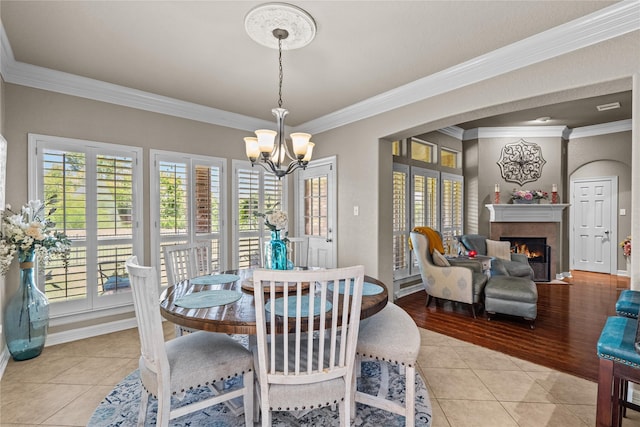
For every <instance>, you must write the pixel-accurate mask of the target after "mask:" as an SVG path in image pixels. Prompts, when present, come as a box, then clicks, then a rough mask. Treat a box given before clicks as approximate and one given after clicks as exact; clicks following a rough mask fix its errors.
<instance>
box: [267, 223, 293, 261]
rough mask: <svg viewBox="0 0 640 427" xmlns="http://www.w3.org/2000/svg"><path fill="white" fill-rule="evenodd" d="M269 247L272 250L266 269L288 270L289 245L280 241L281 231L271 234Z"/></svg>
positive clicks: (274, 231)
mask: <svg viewBox="0 0 640 427" xmlns="http://www.w3.org/2000/svg"><path fill="white" fill-rule="evenodd" d="M269 247H270V249H271V250H270V251H269V252H270V254H269V257H268V258H269V259H267V265H266V267H267V268H270V269H272V270H286V269H287V265H288V260H287V245H286V244H285V243H284V242H283V241H282V240H281V239H280V230H273V231H272V232H271V241H270V242H269Z"/></svg>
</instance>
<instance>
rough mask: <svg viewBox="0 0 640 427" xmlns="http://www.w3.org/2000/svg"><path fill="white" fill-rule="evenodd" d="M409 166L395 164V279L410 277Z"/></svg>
mask: <svg viewBox="0 0 640 427" xmlns="http://www.w3.org/2000/svg"><path fill="white" fill-rule="evenodd" d="M409 206H410V204H409V166H407V165H403V164H399V163H394V164H393V277H394V279H396V278H402V277H407V276H409V259H410V257H409V247H408V241H407V238H408V236H409V232H410V231H411V229H410V228H409V226H410V224H409V215H408V213H409Z"/></svg>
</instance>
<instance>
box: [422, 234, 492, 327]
mask: <svg viewBox="0 0 640 427" xmlns="http://www.w3.org/2000/svg"><path fill="white" fill-rule="evenodd" d="M410 238H411V244H412V246H413V253H414V254H415V257H416V260H417V262H418V267H420V275H421V276H422V281H423V283H424V290H425V291H426V292H427V305H429V303H430V302H431V298H432V297H434V298H441V299H446V300H450V301H458V302H462V303H465V304H469V305H470V306H471V313H472V314H473V317H476V310H475V308H476V304H479V303H481V301H482V291H483V290H484V286H485V285H486V284H487V276H486V275H485V274H483V273H482V265H481V264H480V263H479V262H475V261H471V262H467V263H466V264H465V266H454V265H446V264H449V262H448V261H447V260H446V259H444V257H442V256H441V255H440V253H439V252H438V253H437V254H436V256H438V259H439V261H438V262H439V263H440V264H443V266H440V265H436V263H435V262H434V258H433V256H432V252H431V250H430V242H429V240H428V239H427V237H426V236H425V235H424V234H421V233H418V232H415V231H412V232H411V233H410Z"/></svg>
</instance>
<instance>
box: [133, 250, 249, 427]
mask: <svg viewBox="0 0 640 427" xmlns="http://www.w3.org/2000/svg"><path fill="white" fill-rule="evenodd" d="M126 268H127V272H128V273H129V279H130V282H131V288H132V291H133V302H134V307H135V313H136V321H137V323H138V332H139V334H140V343H141V353H142V354H141V356H140V361H139V367H140V381H141V384H140V389H141V398H140V410H139V413H138V426H143V425H144V424H145V418H146V415H147V407H148V402H149V396H154V397H156V398H157V399H158V412H157V422H156V424H157V425H158V426H161V427H166V426H168V425H169V420H171V419H174V418H178V417H181V416H183V415H186V414H189V413H192V412H195V411H199V410H201V409H204V408H207V407H209V406H212V405H217V404H219V403H222V402H226V401H229V400H231V399H235V398H238V397H241V398H242V401H243V404H244V419H245V424H246V425H253V387H254V376H253V356H252V354H251V352H250V351H249V350H247V349H246V348H245V347H244V346H242V344H240V343H239V342H238V341H236V340H234V339H233V338H231V337H229V336H227V335H225V334H212V333H208V332H202V331H201V332H194V333H191V334H187V335H184V336H180V337H177V338H174V339H172V340H170V341H167V342H166V343H165V341H164V337H163V330H162V318H161V316H160V305H159V295H158V276H157V274H156V270H155V268H153V267H145V266H141V265H139V264H138V260H137V258H136V257H135V256H132V257H130V258H129V259H127V262H126ZM236 377H240V378H241V382H242V384H241V386H240V385H239V384H236V386H234V387H232V388H230V389H228V390H223V387H221V385H223V384H221V383H224V382H225V381H226V380H227V379H232V378H236ZM205 386H208V387H209V388H210V389H211V391H212V392H213V393H214V394H215V396H214V397H210V398H207V399H203V400H197V401H195V402H193V403H190V404H188V405H184V406H179V407H178V406H176V405H174V406H173V409H171V408H172V404H171V399H172V397H177V398H178V399H179V400H182V399H183V398H184V396H185V392H186V391H188V390H191V389H194V388H198V387H205ZM220 390H223V392H221V391H220Z"/></svg>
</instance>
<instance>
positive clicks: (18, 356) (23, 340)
mask: <svg viewBox="0 0 640 427" xmlns="http://www.w3.org/2000/svg"><path fill="white" fill-rule="evenodd" d="M34 258H35V252H34V251H33V250H28V251H23V250H18V260H19V262H20V286H19V287H18V291H17V292H16V293H15V294H14V295H13V296H12V297H11V299H10V300H9V303H8V304H7V308H6V310H5V314H4V328H5V329H4V332H5V338H6V341H7V347H8V348H9V352H10V353H11V356H12V357H13V359H14V360H28V359H33V358H34V357H36V356H38V355H40V353H42V349H43V348H44V342H45V340H46V338H47V330H48V328H49V301H48V300H47V297H46V295H45V294H44V293H43V292H42V291H40V289H38V287H37V286H36V284H35V282H34V278H33V270H34V268H33V267H34V265H33V261H34Z"/></svg>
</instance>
